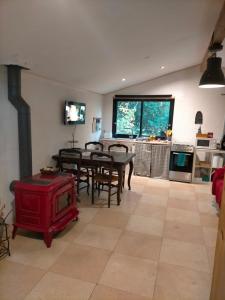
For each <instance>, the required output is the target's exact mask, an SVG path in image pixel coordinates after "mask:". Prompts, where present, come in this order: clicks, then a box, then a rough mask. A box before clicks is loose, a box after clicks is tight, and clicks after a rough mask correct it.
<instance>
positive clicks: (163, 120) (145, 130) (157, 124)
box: [114, 99, 173, 136]
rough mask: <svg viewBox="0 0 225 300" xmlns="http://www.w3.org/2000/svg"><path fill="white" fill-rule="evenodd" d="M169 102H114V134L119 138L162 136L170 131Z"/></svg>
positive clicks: (170, 107)
mask: <svg viewBox="0 0 225 300" xmlns="http://www.w3.org/2000/svg"><path fill="white" fill-rule="evenodd" d="M171 109H173V107H172V106H171V101H170V100H166V99H165V100H162V101H158V100H147V101H145V100H137V101H129V100H123V101H119V100H117V101H116V112H114V113H116V119H115V121H116V132H114V133H115V134H116V136H117V135H121V136H126V135H127V136H131V135H132V136H133V135H135V136H140V135H142V136H149V135H155V136H162V135H163V132H165V131H166V130H167V129H171V124H170V123H171V121H172V119H171V116H172V114H171Z"/></svg>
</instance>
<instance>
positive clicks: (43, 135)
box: [22, 71, 102, 173]
mask: <svg viewBox="0 0 225 300" xmlns="http://www.w3.org/2000/svg"><path fill="white" fill-rule="evenodd" d="M22 96H23V98H24V99H25V100H26V102H27V103H28V104H29V105H30V108H31V130H32V155H33V173H37V172H39V170H40V168H42V167H43V166H47V165H49V162H50V161H51V156H52V155H53V154H56V153H58V150H59V149H60V148H63V147H69V146H71V145H69V144H68V141H69V140H71V139H72V133H74V134H75V140H77V141H78V143H77V144H76V146H78V147H84V143H86V142H87V141H90V140H98V139H99V135H100V132H98V133H92V120H93V117H102V96H101V95H99V94H96V93H92V92H89V91H85V90H79V89H73V88H71V87H67V86H65V85H62V84H59V83H56V82H53V81H50V80H46V79H43V78H41V77H38V76H35V75H33V74H31V73H29V72H26V71H23V73H22ZM65 100H75V101H80V102H84V103H86V110H87V111H86V123H85V124H82V125H76V126H71V125H67V126H65V125H64V124H63V106H64V102H65Z"/></svg>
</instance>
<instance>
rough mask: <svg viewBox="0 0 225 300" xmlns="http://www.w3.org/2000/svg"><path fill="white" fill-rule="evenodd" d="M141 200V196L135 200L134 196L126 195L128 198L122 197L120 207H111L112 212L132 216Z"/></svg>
mask: <svg viewBox="0 0 225 300" xmlns="http://www.w3.org/2000/svg"><path fill="white" fill-rule="evenodd" d="M135 194H136V193H135ZM132 195H133V193H132ZM139 199H140V196H138V197H137V198H135V197H134V196H132V197H129V196H128V195H126V196H124V195H122V199H121V203H120V205H117V204H115V205H111V207H110V210H112V211H117V212H122V213H125V214H132V213H133V212H134V210H135V208H136V206H137V203H138V201H139Z"/></svg>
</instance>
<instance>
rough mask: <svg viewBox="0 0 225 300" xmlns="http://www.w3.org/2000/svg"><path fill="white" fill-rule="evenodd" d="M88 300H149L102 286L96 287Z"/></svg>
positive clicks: (148, 299)
mask: <svg viewBox="0 0 225 300" xmlns="http://www.w3.org/2000/svg"><path fill="white" fill-rule="evenodd" d="M90 300H150V298H149V297H142V296H139V295H134V294H131V293H127V292H124V291H121V290H118V289H113V288H110V287H107V286H104V285H97V286H96V288H95V289H94V292H93V293H92V295H91V298H90Z"/></svg>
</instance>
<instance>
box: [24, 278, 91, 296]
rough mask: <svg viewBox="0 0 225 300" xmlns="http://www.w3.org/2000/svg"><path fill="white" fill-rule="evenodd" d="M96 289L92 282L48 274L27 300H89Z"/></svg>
mask: <svg viewBox="0 0 225 300" xmlns="http://www.w3.org/2000/svg"><path fill="white" fill-rule="evenodd" d="M94 287H95V285H94V284H93V283H90V282H85V281H81V280H79V279H74V278H69V277H66V276H62V275H59V274H54V273H51V272H48V273H46V275H45V276H44V277H43V278H42V279H41V281H40V282H39V283H38V284H37V285H36V286H35V288H34V289H33V290H32V291H31V292H30V293H29V294H28V295H27V297H26V298H25V300H37V299H41V300H74V299H76V300H88V299H89V297H90V295H91V293H92V291H93V289H94Z"/></svg>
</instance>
